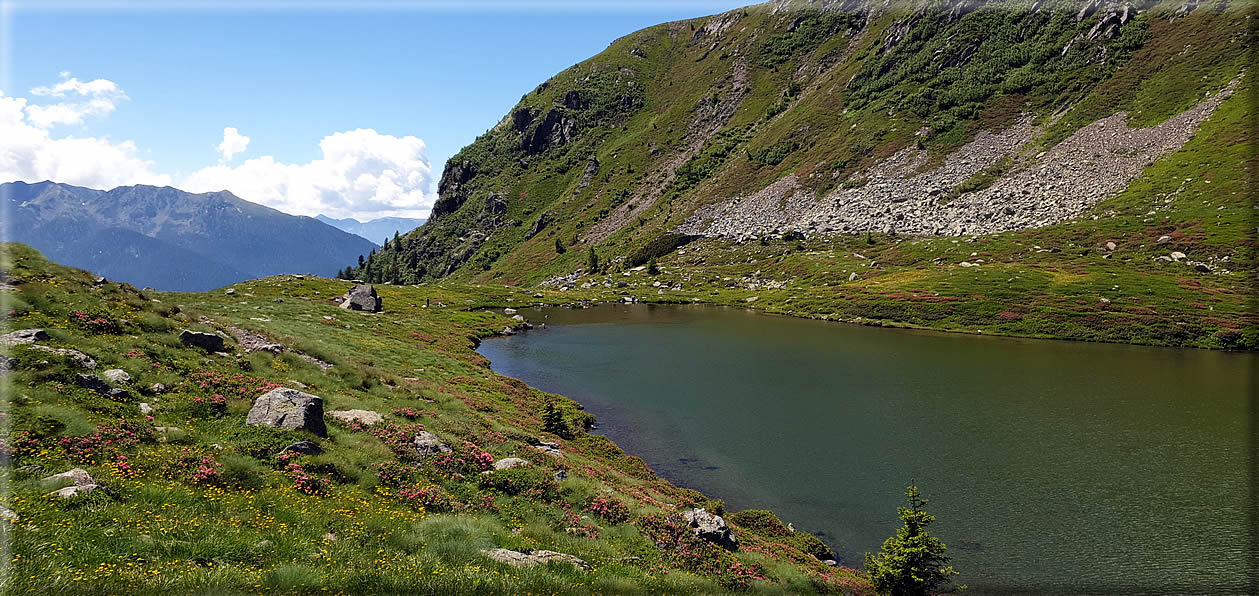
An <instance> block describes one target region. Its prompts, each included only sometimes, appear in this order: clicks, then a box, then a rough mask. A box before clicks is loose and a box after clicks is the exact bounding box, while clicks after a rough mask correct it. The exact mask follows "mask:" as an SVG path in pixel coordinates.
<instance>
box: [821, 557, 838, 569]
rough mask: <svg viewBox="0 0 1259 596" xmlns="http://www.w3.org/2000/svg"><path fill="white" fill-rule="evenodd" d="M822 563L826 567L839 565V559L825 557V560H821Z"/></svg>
mask: <svg viewBox="0 0 1259 596" xmlns="http://www.w3.org/2000/svg"><path fill="white" fill-rule="evenodd" d="M822 564H823V565H826V566H827V567H839V561H836V560H835V559H827V560H825V561H822Z"/></svg>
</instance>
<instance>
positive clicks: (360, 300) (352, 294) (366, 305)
mask: <svg viewBox="0 0 1259 596" xmlns="http://www.w3.org/2000/svg"><path fill="white" fill-rule="evenodd" d="M341 308H345V309H349V310H361V311H364V312H380V308H381V303H380V297H379V296H377V295H376V288H374V287H372V285H371V284H358V285H356V286H354V287H353V288H350V291H349V292H346V293H345V300H344V301H342V302H341Z"/></svg>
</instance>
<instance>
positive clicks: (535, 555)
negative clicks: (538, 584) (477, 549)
mask: <svg viewBox="0 0 1259 596" xmlns="http://www.w3.org/2000/svg"><path fill="white" fill-rule="evenodd" d="M481 554H483V555H485V556H486V557H489V558H490V559H492V560H494V561H498V562H499V563H506V564H508V565H511V566H513V567H536V566H538V565H544V564H546V563H550V562H551V561H559V562H562V563H572V564H573V565H576V566H578V567H580V568H581V569H585V570H590V569H593V567H591V566H590V563H587V562H585V561H583V560H581V559H579V558H577V557H574V556H573V555H566V554H564V553H557V552H555V551H553V550H541V549H537V550H533V549H531V550H527V551H524V552H519V551H514V550H509V549H506V548H487V549H483V550H482V551H481Z"/></svg>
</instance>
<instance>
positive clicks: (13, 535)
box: [0, 244, 870, 594]
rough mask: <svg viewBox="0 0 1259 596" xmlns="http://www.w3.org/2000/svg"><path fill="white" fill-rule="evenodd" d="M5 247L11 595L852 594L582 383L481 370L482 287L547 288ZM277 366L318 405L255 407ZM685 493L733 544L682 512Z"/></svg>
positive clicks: (488, 314) (2, 581)
mask: <svg viewBox="0 0 1259 596" xmlns="http://www.w3.org/2000/svg"><path fill="white" fill-rule="evenodd" d="M0 248H2V249H3V250H2V251H0V254H3V255H5V257H4V258H5V261H4V262H3V263H0V269H2V270H3V271H4V272H5V275H4V277H3V282H4V286H3V288H2V289H0V292H2V293H0V297H2V298H3V299H4V303H5V308H6V309H7V310H5V311H4V312H5V314H4V315H3V320H4V325H5V327H6V328H7V329H10V330H19V331H18V335H5V336H2V338H3V341H0V344H2V345H0V349H2V350H3V353H2V354H0V379H2V380H3V381H5V382H6V383H8V388H9V389H10V391H9V396H10V399H9V401H8V402H7V403H6V404H4V406H3V411H0V417H2V418H3V421H4V424H3V425H0V457H2V458H3V462H4V464H5V465H3V466H0V486H3V487H5V489H6V490H4V491H0V533H3V535H0V544H6V545H9V548H10V549H11V550H10V552H8V553H6V555H5V556H6V557H9V556H10V555H11V557H12V559H11V564H10V565H7V566H5V567H4V574H5V575H4V576H3V577H0V585H3V586H4V591H5V592H6V593H27V592H33V593H60V594H78V593H157V592H163V591H167V592H173V593H215V594H222V593H245V592H272V591H279V592H285V593H289V592H296V593H306V592H312V593H321V592H323V591H331V592H342V593H361V594H369V593H370V594H385V593H408V594H410V593H417V592H422V593H431V592H437V593H473V592H475V593H512V594H517V593H559V592H563V593H624V592H637V591H646V590H651V591H660V592H669V593H677V592H700V593H712V592H719V591H727V590H738V589H752V590H756V591H785V592H791V593H801V592H812V591H822V592H848V593H867V592H869V589H870V583H869V580H868V578H867V577H866V576H865V574H864V573H862V572H858V571H854V570H852V569H848V568H845V567H833V566H827V565H825V564H823V561H822V559H825V558H828V557H830V556H831V555H830V551H829V549H828V548H827V547H826V545H825V544H823V543H822V541H821V540H819V539H818V538H816V537H814V536H813V535H811V534H808V533H806V532H804V531H793V530H789V529H787V527H786V526H785V524H784V523H783V522H780V521H778V519H777V518H776V517H775V516H774V515H773V514H772V513H769V512H767V511H759V510H758V511H748V512H726V511H724V507H723V505H722V503H721V502H720V501H713V500H711V499H709V498H708V497H706V496H704V495H702V494H700V493H698V492H695V491H693V490H688V489H681V488H678V487H675V486H673V485H671V484H669V483H667V482H665V481H663V480H661V479H660V478H658V477H657V476H656V475H655V474H654V473H653V472H652V471H651V470H650V469H649V468H647V466H646V465H645V464H644V463H643V461H642V460H641V459H638V458H636V457H630V456H627V455H625V454H624V453H623V452H621V450H620V449H619V448H617V446H616V445H614V444H612V443H611V442H610V441H609V440H608V439H606V438H605V437H602V436H600V435H593V434H588V433H587V432H586V431H587V429H588V428H589V426H590V424H591V423H592V422H593V416H591V415H589V414H587V413H585V412H583V411H582V410H581V408H580V406H578V405H577V404H575V403H573V402H572V401H570V400H568V399H566V398H563V397H561V396H557V395H551V394H546V393H543V392H541V391H538V390H536V389H533V388H531V387H529V386H527V385H525V384H524V383H522V382H520V381H518V380H516V379H511V378H507V377H502V376H499V375H497V374H495V373H494V372H492V371H490V370H489V368H488V366H487V364H488V363H487V361H486V360H485V358H483V357H482V356H480V355H479V354H477V353H476V352H475V351H473V349H472V347H473V346H474V345H475V343H476V341H477V340H476V338H478V337H484V336H489V335H492V334H493V333H495V332H496V331H498V330H502V329H503V328H504V327H507V326H509V325H518V323H517V322H516V321H514V320H512V319H510V318H508V317H506V316H504V315H503V314H499V313H501V312H502V311H501V310H497V311H490V310H485V309H489V308H494V309H504V308H506V307H509V306H521V305H528V304H543V303H552V304H554V303H556V302H558V301H559V300H560V296H561V294H560V293H559V292H554V291H548V292H546V293H543V294H542V295H541V296H542V297H535V293H534V292H533V291H529V292H522V291H518V290H510V289H499V290H482V289H476V288H470V287H462V286H461V287H453V286H452V287H444V286H426V287H422V288H399V287H381V288H380V289H381V292H380V296H381V298H382V300H383V301H384V310H383V312H380V313H366V312H356V311H351V310H345V309H341V308H338V306H337V303H338V301H337V300H335V299H334V298H335V297H336V296H337V295H339V294H342V293H344V292H345V291H346V290H348V289H349V287H350V284H348V283H346V282H343V281H337V280H330V279H325V278H314V277H308V276H277V277H269V278H264V279H259V280H254V281H249V282H242V283H238V284H235V285H233V286H231V287H230V288H227V289H226V290H218V291H215V292H212V293H201V294H177V293H155V292H146V291H139V290H136V289H135V288H134V287H132V286H130V285H127V284H120V283H116V282H97V281H96V277H95V276H94V275H93V274H91V273H88V272H85V271H79V270H73V269H68V268H65V267H62V266H59V265H56V264H53V263H50V262H48V261H46V260H44V259H43V257H42V256H41V255H39V253H37V252H36V251H34V250H32V249H30V248H28V247H25V246H23V245H17V244H6V245H0ZM26 329H43V330H45V332H46V336H39V335H38V334H35V333H34V332H27V335H25V337H27V340H25V341H24V340H22V339H20V337H19V336H22V333H23V332H21V331H20V330H26ZM184 330H190V331H194V332H204V333H207V334H218V335H217V337H220V338H226V342H225V345H224V346H223V347H222V349H221V350H219V351H209V350H206V349H203V348H201V347H197V346H196V345H195V344H194V345H188V344H186V343H184V342H182V341H181V340H180V336H181V334H182V332H183V331H184ZM281 387H286V388H292V389H297V390H300V391H301V392H306V393H309V394H313V395H317V396H319V397H322V398H323V410H324V411H323V412H322V413H324V414H326V417H320V418H318V419H316V420H308V421H307V422H308V423H312V424H311V425H308V426H307V427H303V428H306V429H307V430H302V429H297V430H283V429H280V428H273V427H271V426H266V425H257V424H254V425H251V424H247V420H248V419H249V418H250V414H249V413H250V411H251V408H252V407H253V406H254V404H255V399H256V398H258V397H259V396H261V395H263V394H266V393H268V392H271V391H272V390H274V389H277V388H281ZM352 410H358V411H360V412H357V413H354V414H353V416H368V418H358V419H356V420H342V417H345V416H349V415H347V414H345V413H346V412H347V411H352ZM364 411H365V412H364ZM372 413H375V414H378V415H379V419H378V420H373V419H372V418H371V416H370V414H372ZM325 421H326V422H325ZM314 423H317V424H314ZM320 430H323V431H324V432H319V431H320ZM426 433H431V436H430V435H428V434H426ZM325 435H326V436H325ZM421 437H429V438H431V439H432V440H431V441H429V442H423V441H420V440H419V438H421ZM437 442H440V444H441V445H444V446H445V448H444V449H443V448H439V447H438V446H437V445H438V443H437ZM421 443H422V444H421ZM513 457H515V458H520V459H522V460H525V461H526V462H528V463H527V464H522V463H521V462H519V461H515V460H512V459H511V458H513ZM512 464H516V466H515V467H512ZM74 469H79V470H81V472H79V473H76V474H80V475H78V476H75V477H73V478H70V477H66V476H62V477H60V478H53V476H54V475H56V474H63V473H66V472H69V471H71V470H74ZM83 473H85V474H86V476H87V477H86V478H85V477H83V476H82V474H83ZM50 491H61V493H62V494H58V493H57V492H51V494H50ZM696 507H698V508H703V509H705V510H706V511H708V512H711V513H713V514H727V515H728V517H729V528H728V531H730V532H733V536H734V538H735V539H737V541H738V546H737V548H735V549H729V548H728V547H727V546H722V545H719V544H718V543H716V542H714V541H712V540H710V539H708V538H701V537H699V536H697V535H696V534H694V533H692V531H691V528H690V527H688V525H687V524H686V523H685V522H683V521H680V520H679V519H678V518H677V517H676V515H677V514H678V513H679V512H683V511H687V510H690V509H691V508H696ZM490 549H509V550H511V551H515V552H517V553H530V551H534V552H533V554H535V555H537V553H538V552H540V551H542V550H545V551H552V553H553V554H552V555H548V556H550V557H552V558H553V560H551V561H549V562H545V563H544V564H540V565H537V566H533V567H515V566H512V565H510V564H506V563H502V562H496V561H495V560H493V559H492V558H490V556H488V555H487V551H490ZM539 556H541V555H539ZM573 557H576V558H578V559H580V561H579V563H576V564H575V563H574V562H572V561H573Z"/></svg>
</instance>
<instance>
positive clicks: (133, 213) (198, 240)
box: [0, 182, 383, 291]
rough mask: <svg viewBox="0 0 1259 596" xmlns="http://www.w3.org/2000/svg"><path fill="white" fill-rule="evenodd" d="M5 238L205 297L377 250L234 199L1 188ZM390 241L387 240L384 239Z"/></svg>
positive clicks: (62, 187)
mask: <svg viewBox="0 0 1259 596" xmlns="http://www.w3.org/2000/svg"><path fill="white" fill-rule="evenodd" d="M0 197H3V204H2V207H3V209H4V210H5V214H4V218H5V219H6V220H7V221H8V222H9V224H8V226H7V228H8V235H9V237H8V238H6V240H10V241H14V242H22V243H25V244H28V245H30V246H32V247H34V248H36V249H38V250H40V251H41V252H43V253H44V255H45V256H47V257H48V258H49V259H53V260H56V261H59V262H61V263H64V264H67V265H72V266H75V267H80V268H83V269H87V270H90V271H93V272H95V273H98V274H100V275H103V276H105V277H107V278H110V279H114V280H117V281H125V282H128V283H131V284H133V285H135V286H137V287H144V286H152V287H154V288H157V289H159V290H179V291H202V290H208V289H213V288H219V287H222V286H225V285H228V284H231V283H235V282H238V281H241V280H245V279H253V278H258V277H265V276H268V275H275V274H279V273H314V274H318V275H326V276H334V275H336V274H337V272H338V271H340V269H341V267H343V266H345V265H346V264H349V263H352V262H354V261H356V260H357V259H358V257H359V255H367V254H368V253H370V252H371V251H372V250H373V249H375V248H376V246H375V245H374V244H372V243H371V242H369V241H367V240H365V239H363V238H360V237H359V236H356V235H354V234H350V233H347V232H343V231H341V230H339V229H337V228H335V227H333V226H330V225H327V224H325V223H323V222H320V221H317V220H315V219H313V218H310V217H299V216H295V215H288V214H286V213H282V212H280V211H276V210H275V209H271V208H270V207H264V206H262V205H258V204H255V203H250V202H249V201H245V200H243V199H240V198H238V197H236V196H235V195H233V194H232V193H230V192H226V191H221V192H212V193H200V194H197V193H190V192H184V191H182V190H179V189H176V188H171V187H161V188H159V187H156V186H145V185H137V186H120V187H118V188H115V189H113V190H109V191H104V190H95V189H91V188H83V187H79V186H71V185H69V184H59V183H55V182H39V183H36V184H27V183H25V182H9V183H5V184H0ZM382 238H383V236H382Z"/></svg>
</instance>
